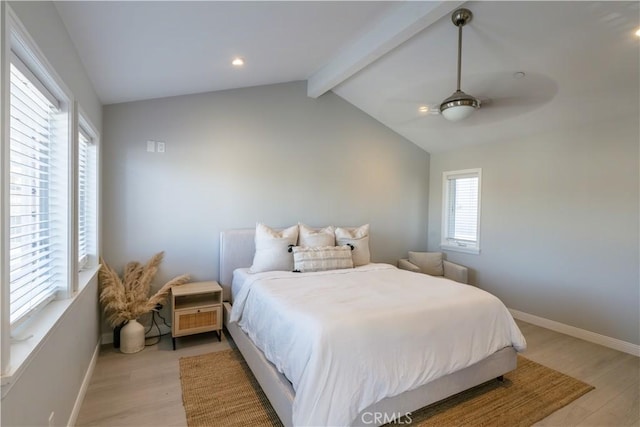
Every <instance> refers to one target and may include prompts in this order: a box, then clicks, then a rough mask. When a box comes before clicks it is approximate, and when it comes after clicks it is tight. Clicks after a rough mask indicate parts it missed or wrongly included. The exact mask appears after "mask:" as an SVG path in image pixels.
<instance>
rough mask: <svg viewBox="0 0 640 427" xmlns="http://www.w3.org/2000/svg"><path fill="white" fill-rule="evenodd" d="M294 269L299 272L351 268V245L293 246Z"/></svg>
mask: <svg viewBox="0 0 640 427" xmlns="http://www.w3.org/2000/svg"><path fill="white" fill-rule="evenodd" d="M292 250H293V264H294V267H293V268H294V270H293V271H297V272H300V273H307V272H310V271H324V270H339V269H342V268H353V260H352V258H351V247H350V246H348V245H344V246H316V247H312V248H308V247H302V246H294V247H293V248H292Z"/></svg>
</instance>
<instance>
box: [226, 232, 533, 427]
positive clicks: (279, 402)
mask: <svg viewBox="0 0 640 427" xmlns="http://www.w3.org/2000/svg"><path fill="white" fill-rule="evenodd" d="M254 233H255V230H254V229H240V230H228V231H223V232H222V233H221V235H220V280H219V282H220V285H221V286H222V288H223V294H224V300H225V303H224V307H225V316H224V323H225V326H226V328H227V330H228V332H229V333H230V335H231V336H232V338H233V340H234V342H235V343H236V345H237V347H238V349H239V350H240V352H241V353H242V355H243V357H244V358H245V360H246V361H247V364H248V365H249V367H250V368H251V370H252V372H253V373H254V375H255V377H256V379H257V380H258V382H259V384H260V386H261V387H262V389H263V391H264V392H265V394H266V396H267V398H268V399H269V401H270V402H271V404H272V406H273V408H274V410H275V411H276V413H277V414H278V416H279V418H280V419H281V421H282V422H283V424H284V425H287V426H289V425H310V424H314V425H318V424H321V425H326V424H331V425H346V424H351V425H380V424H384V423H386V422H389V421H391V420H393V419H394V418H399V417H401V416H403V415H405V414H409V413H411V412H412V411H415V410H417V409H419V408H421V407H424V406H426V405H429V404H431V403H434V402H437V401H439V400H442V399H444V398H446V397H448V396H451V395H453V394H455V393H458V392H460V391H463V390H466V389H468V388H471V387H473V386H476V385H478V384H481V383H484V382H486V381H489V380H492V379H495V378H498V377H501V376H502V375H503V374H505V373H507V372H509V371H511V370H513V369H515V368H516V361H517V357H516V347H517V348H518V349H519V350H522V349H524V346H525V345H526V344H525V343H524V338H522V336H521V334H519V330H517V326H515V331H511V333H512V334H513V335H514V338H513V339H511V341H512V343H510V344H509V345H502V344H498V347H499V348H497V349H495V351H493V350H492V351H491V352H490V354H488V355H486V356H485V355H483V356H482V357H481V358H480V359H479V360H472V359H469V360H471V362H472V363H470V364H464V363H463V364H462V365H460V363H461V362H460V363H459V362H458V361H453V362H451V363H452V366H455V365H460V367H459V368H458V367H455V368H453V369H452V368H451V366H450V367H448V368H447V369H449V370H450V371H451V372H449V371H446V373H445V374H438V375H436V374H434V375H435V376H434V377H433V378H428V375H426V374H421V375H419V376H420V381H423V382H424V381H425V378H426V379H427V380H428V381H427V382H425V383H424V384H421V383H417V382H416V381H417V379H416V378H417V377H416V378H413V376H411V375H413V374H411V375H408V374H406V373H404V374H403V376H407V375H408V376H409V377H411V378H412V379H411V381H412V383H411V386H410V387H409V388H408V389H406V390H404V389H403V388H398V387H397V384H394V387H395V388H394V387H390V386H389V387H387V386H385V387H384V390H382V391H380V393H383V394H382V395H379V396H374V397H372V396H365V397H364V398H363V397H362V396H355V397H354V398H353V400H354V401H356V400H357V402H355V403H353V404H350V405H345V406H350V407H349V408H346V409H344V408H337V407H336V408H334V407H333V405H334V404H336V403H340V402H336V401H338V400H344V399H333V400H332V399H331V398H332V397H333V396H323V391H322V387H314V386H315V385H316V384H318V383H317V382H315V381H316V380H317V379H318V378H325V377H331V375H326V376H324V374H323V373H322V368H323V367H324V366H325V365H324V364H319V365H320V366H319V367H318V369H319V370H320V377H319V376H318V375H316V376H315V377H313V376H311V377H309V375H312V374H307V373H304V375H302V374H301V372H303V371H301V369H300V368H299V367H298V368H290V369H289V371H287V368H286V367H284V368H283V366H284V365H283V363H282V361H281V360H279V359H277V358H275V359H274V356H273V354H272V352H271V351H270V350H269V346H268V345H267V346H265V342H264V341H260V339H258V337H256V336H255V334H254V333H253V332H250V333H249V334H248V333H247V332H245V330H243V328H242V327H241V326H240V324H241V322H238V321H237V320H238V319H239V317H240V315H239V311H240V310H241V309H242V306H241V305H242V304H248V302H247V301H250V300H248V296H247V295H248V293H249V291H247V289H249V288H246V287H245V288H243V289H242V290H241V291H239V293H238V291H237V290H236V298H237V297H238V296H240V299H239V300H237V301H234V300H233V296H232V292H233V291H232V286H231V285H232V283H233V281H234V271H236V270H238V269H242V268H246V267H249V266H250V265H251V263H252V260H253V255H254V252H255V244H254ZM394 269H395V267H392V266H386V265H381V264H372V265H370V266H365V267H364V268H363V267H359V268H358V269H354V272H348V273H345V274H344V275H343V276H344V277H345V278H347V279H346V280H347V282H348V281H349V279H348V278H349V277H350V276H348V275H353V274H356V275H357V274H360V275H362V276H366V277H368V278H370V279H371V278H373V277H377V276H384V275H387V276H389V277H392V276H393V275H396V274H404V275H412V276H411V277H409V276H404V279H409V278H410V279H411V280H413V279H414V278H415V279H416V280H422V279H420V278H419V276H423V275H418V274H416V273H410V272H406V271H402V272H401V270H397V269H395V270H397V272H396V271H393V270H394ZM355 270H357V271H355ZM241 272H242V270H238V271H237V272H236V274H237V275H238V274H241ZM400 272H401V273H400ZM304 274H305V275H307V276H305V279H304V280H308V281H309V282H308V283H309V284H308V285H305V286H324V285H325V284H324V283H323V282H322V281H323V280H324V282H328V281H327V280H325V279H323V277H324V276H331V277H329V279H330V280H331V281H333V280H338V278H337V277H336V276H332V275H334V272H320V273H318V274H315V273H304ZM292 275H295V273H290V272H280V273H276V272H273V273H269V274H267V278H266V279H264V280H257V279H256V280H253V281H248V282H251V286H253V282H255V283H256V285H255V286H256V290H254V291H252V292H253V294H252V295H254V298H257V297H255V295H260V292H259V291H260V290H261V289H263V288H264V289H267V290H268V289H269V286H272V285H271V284H272V283H278V286H284V285H283V284H287V283H289V282H287V281H288V280H294V279H290V277H289V276H292ZM296 280H299V279H296ZM340 280H343V279H342V278H340ZM436 280H439V281H445V282H438V283H436V285H435V287H436V288H437V287H438V286H440V287H441V288H443V289H444V288H445V287H446V286H444V284H445V283H446V281H447V279H436ZM236 282H237V280H236ZM451 283H455V282H451ZM260 286H262V288H260ZM455 286H458V287H463V286H466V285H460V284H457V285H451V286H449V287H446V288H447V289H454V287H455ZM318 289H321V288H318ZM455 289H458V288H455ZM243 291H244V292H243ZM473 292H475V294H474V295H478V296H480V295H481V294H486V293H484V292H482V291H479V290H476V291H472V293H473ZM243 294H244V295H243ZM264 295H265V296H268V294H264ZM317 295H320V293H318V294H317ZM265 296H263V297H262V298H264V299H265V300H268V299H269V298H265ZM483 298H484V296H483ZM258 301H260V300H258ZM425 301H426V300H425ZM298 302H300V301H298ZM232 303H233V304H236V306H235V307H234V306H233V305H232ZM251 304H253V305H256V302H255V301H254V302H252V303H251ZM500 304H501V303H500ZM234 308H235V310H234ZM505 310H506V309H505ZM294 311H295V310H294ZM285 313H286V314H287V315H289V312H288V311H286V312H285ZM298 315H300V313H298ZM246 318H247V319H250V318H251V316H249V315H248V313H247V314H246ZM256 319H257V320H256V322H257V323H256V324H260V322H263V320H260V318H256ZM303 319H304V316H303ZM510 320H511V322H513V319H510ZM281 321H287V320H286V319H284V320H282V319H281ZM245 323H247V322H245ZM263 323H264V322H263ZM275 323H277V322H274V324H275ZM294 323H304V322H294ZM390 325H391V326H393V323H391V324H390ZM514 325H515V323H513V325H512V327H513V326H514ZM245 327H246V326H245ZM292 329H294V328H293V327H292ZM380 329H381V331H380V338H379V340H380V342H381V343H384V342H386V340H387V339H389V340H390V341H391V340H392V338H393V339H395V335H396V334H394V332H393V328H385V327H383V328H380ZM385 334H386V335H385ZM250 335H254V336H252V337H250ZM284 335H285V336H286V334H284ZM332 335H338V336H340V335H342V334H332ZM385 337H386V338H385ZM268 339H269V338H268ZM268 339H267V340H268ZM342 341H344V340H342ZM296 342H297V341H296ZM323 342H324V341H323ZM256 343H258V344H256ZM341 345H342V347H339V346H338V345H337V344H336V346H335V351H336V353H340V351H342V352H344V351H343V350H340V349H341V348H344V345H343V344H341ZM433 347H436V346H433ZM331 348H332V350H333V349H334V348H333V347H331ZM387 348H398V347H397V346H395V347H394V346H384V344H383V345H382V346H381V347H380V353H381V354H383V353H384V351H385V349H387ZM261 349H264V351H263V350H261ZM265 353H267V355H265ZM397 354H402V356H403V357H405V356H407V355H409V356H411V355H412V354H413V353H412V352H411V351H406V352H399V353H397ZM456 355H457V353H456ZM376 357H377V355H376ZM381 357H382V356H381ZM456 357H457V356H456ZM465 357H466V356H465ZM474 357H477V356H474ZM462 358H464V357H462ZM372 359H373V358H372ZM451 359H452V360H454V359H455V358H454V357H451ZM270 360H274V361H275V364H274V363H272V362H271V361H270ZM336 360H338V359H337V358H336ZM416 360H418V361H420V360H421V359H416ZM414 361H415V360H414V359H410V358H409V359H407V360H406V361H405V362H407V363H408V364H409V365H411V364H412V363H413V362H414ZM372 363H379V361H378V362H372ZM276 365H278V367H276ZM309 365H313V363H309ZM418 365H419V363H418ZM354 367H355V368H356V369H357V366H354ZM281 371H282V372H286V373H287V374H288V375H287V376H285V375H284V374H283V373H281ZM343 371H344V369H343ZM381 372H383V371H381ZM420 372H423V371H422V370H421V371H420ZM301 375H302V376H301ZM414 376H415V375H414ZM288 377H289V378H292V380H291V381H290V380H289V379H288ZM309 383H311V386H310V384H309ZM305 384H306V385H305ZM333 386H334V384H333V383H331V384H324V383H323V387H328V388H326V389H331V390H334V389H333V388H332V387H333ZM402 387H404V388H406V386H404V385H403V386H402ZM318 388H320V389H318ZM378 388H379V387H378ZM371 389H374V390H377V388H376V387H375V386H372V387H371ZM295 390H298V392H299V396H298V399H296V391H295ZM335 390H337V391H335V393H336V396H340V395H341V394H340V390H341V389H340V388H337V389H335ZM398 390H401V391H400V392H399V393H396V391H398ZM342 391H343V392H344V391H345V390H344V386H343V387H342ZM347 391H349V390H347ZM376 392H377V391H376ZM314 393H315V394H314ZM385 393H386V397H381V396H384V394H385ZM343 394H344V393H343ZM323 397H329V399H324V400H326V402H325V403H324V404H323V403H321V402H320V399H321V398H323ZM315 399H318V403H317V406H319V407H320V408H319V409H318V408H316V407H315V403H314V402H315ZM363 402H364V403H363ZM348 403H350V402H348ZM365 404H366V405H365ZM323 405H324V406H323ZM327 405H328V406H327ZM354 408H356V409H354ZM316 409H317V411H316V412H317V414H315V415H314V411H315V410H316ZM343 409H344V410H343ZM347 409H348V410H350V412H348V411H347ZM296 411H297V413H296ZM309 414H311V415H310V418H309V417H306V416H307V415H309ZM354 415H355V416H354ZM347 419H350V420H351V421H345V420H347ZM319 420H322V421H319Z"/></svg>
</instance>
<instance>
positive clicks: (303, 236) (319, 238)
mask: <svg viewBox="0 0 640 427" xmlns="http://www.w3.org/2000/svg"><path fill="white" fill-rule="evenodd" d="M298 227H300V234H299V235H298V246H305V247H310V248H313V247H317V246H335V245H336V234H335V228H334V227H333V226H331V225H330V226H329V227H325V228H321V229H318V230H316V229H314V228H311V227H307V226H306V225H304V224H302V223H299V224H298Z"/></svg>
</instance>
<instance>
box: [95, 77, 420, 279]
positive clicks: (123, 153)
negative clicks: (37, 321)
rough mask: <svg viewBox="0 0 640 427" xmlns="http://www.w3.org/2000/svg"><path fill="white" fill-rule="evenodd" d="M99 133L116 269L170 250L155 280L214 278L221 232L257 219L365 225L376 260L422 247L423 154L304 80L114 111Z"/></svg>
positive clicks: (107, 228)
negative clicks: (157, 149) (158, 148)
mask: <svg viewBox="0 0 640 427" xmlns="http://www.w3.org/2000/svg"><path fill="white" fill-rule="evenodd" d="M104 128H105V132H104V145H103V146H104V152H103V158H104V175H103V183H104V192H103V212H102V214H103V218H104V236H103V242H104V246H103V247H104V254H105V257H106V260H107V262H109V263H110V264H113V265H114V266H115V267H117V268H122V266H123V265H124V264H125V263H126V262H128V261H131V260H140V261H142V260H146V259H148V258H149V257H150V256H151V255H152V254H153V253H155V252H158V251H160V250H165V251H166V255H165V261H164V263H163V265H162V267H161V271H160V272H159V275H158V278H159V279H167V278H169V276H171V275H177V274H180V273H189V274H191V275H192V277H193V278H194V279H197V280H205V279H217V278H218V245H219V233H220V231H221V230H224V229H228V228H244V227H254V226H255V223H256V222H257V221H262V222H264V223H266V224H269V225H272V226H288V225H291V224H295V223H297V222H298V221H300V222H304V223H307V224H308V225H310V226H324V225H328V224H334V225H343V226H349V225H353V226H356V225H361V224H364V223H371V248H372V256H373V259H374V261H387V262H392V263H395V262H396V260H397V258H399V257H401V256H405V255H406V251H407V250H409V249H419V248H422V249H425V248H426V237H427V198H428V179H429V155H428V154H427V153H426V152H424V151H423V150H421V149H420V148H418V147H417V146H416V145H414V144H412V143H411V142H409V141H407V140H406V139H404V138H402V137H400V136H399V135H397V134H396V133H394V132H393V131H391V130H390V129H388V128H386V127H385V126H383V125H382V124H380V123H379V122H377V121H375V120H374V119H372V118H371V117H369V116H368V115H366V114H364V113H363V112H361V111H360V110H358V109H356V108H355V107H353V106H352V105H350V104H348V103H347V102H345V101H343V100H342V99H341V98H339V97H338V96H336V95H334V94H333V93H328V94H326V95H324V96H322V97H321V98H319V99H311V98H308V97H307V96H306V85H305V83H304V82H294V83H285V84H278V85H270V86H260V87H253V88H246V89H236V90H229V91H223V92H214V93H206V94H199V95H187V96H180V97H174V98H165V99H158V100H151V101H141V102H133V103H125V104H115V105H109V106H106V107H105V109H104ZM147 140H160V141H164V142H165V143H166V153H164V154H159V153H147V152H146V151H145V150H146V141H147ZM158 282H160V280H158ZM157 285H159V283H157V284H156V286H157Z"/></svg>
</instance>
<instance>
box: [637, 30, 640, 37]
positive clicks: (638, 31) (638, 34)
mask: <svg viewBox="0 0 640 427" xmlns="http://www.w3.org/2000/svg"><path fill="white" fill-rule="evenodd" d="M636 36H638V37H640V28H638V30H637V31H636Z"/></svg>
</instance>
